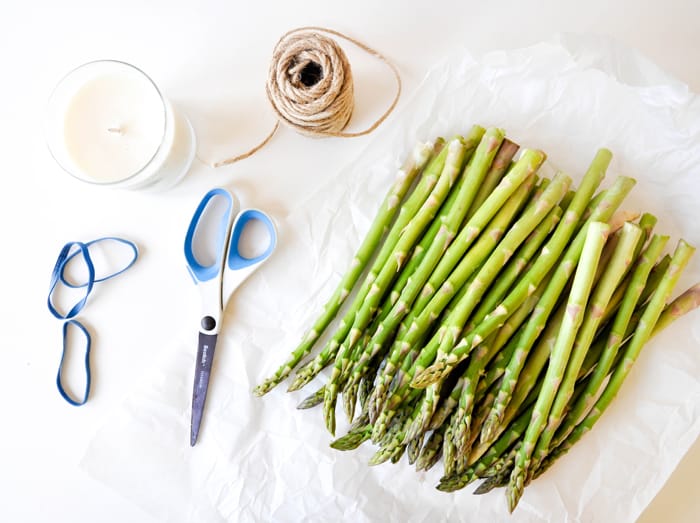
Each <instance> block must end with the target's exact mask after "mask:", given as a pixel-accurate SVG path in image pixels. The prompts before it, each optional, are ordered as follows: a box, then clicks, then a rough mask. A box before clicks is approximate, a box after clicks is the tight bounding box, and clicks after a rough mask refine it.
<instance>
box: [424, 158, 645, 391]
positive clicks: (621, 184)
mask: <svg viewBox="0 0 700 523" xmlns="http://www.w3.org/2000/svg"><path fill="white" fill-rule="evenodd" d="M611 157H612V154H611V153H610V151H608V150H607V149H601V150H600V151H598V153H597V154H596V156H595V158H594V159H593V162H592V164H591V167H590V168H589V170H588V172H587V173H586V175H585V176H584V178H583V181H582V183H581V186H580V187H579V190H578V191H577V193H576V196H574V199H573V200H572V202H571V204H570V205H569V207H568V208H567V211H566V214H565V216H564V219H563V220H562V221H561V222H559V225H558V226H557V229H556V230H555V232H554V235H553V236H552V238H551V239H550V241H549V242H547V244H546V246H545V248H544V249H543V255H542V256H540V257H539V258H538V259H537V262H536V263H535V264H534V265H533V266H532V267H531V268H530V270H529V271H528V272H527V274H526V275H525V276H524V277H523V278H522V279H521V280H520V282H519V283H518V285H517V286H516V288H515V289H513V290H512V291H511V292H510V293H509V295H508V296H507V297H506V298H505V300H504V301H503V302H502V303H501V304H500V305H499V306H498V307H497V308H496V309H494V310H493V311H492V312H491V314H489V316H487V318H486V319H485V320H484V321H483V322H481V323H480V324H479V326H478V327H477V328H475V329H474V330H473V331H472V332H471V333H469V334H468V335H467V336H466V337H465V338H463V340H462V341H461V342H460V343H459V344H458V345H457V346H456V347H455V348H454V349H453V350H452V352H450V353H448V354H439V355H438V356H437V359H436V358H435V355H434V354H429V353H426V354H425V355H424V358H422V361H421V362H420V364H419V365H418V366H417V369H416V372H415V375H414V378H413V386H416V387H421V386H423V387H424V386H427V385H428V384H430V383H432V382H434V381H437V380H439V379H442V378H443V377H444V376H445V375H446V374H448V373H449V372H450V371H451V369H452V368H454V366H455V365H456V364H457V363H459V361H461V360H462V359H464V357H465V356H466V355H467V354H468V353H469V351H471V349H472V348H473V347H474V346H476V345H478V344H479V343H481V341H482V340H483V339H484V338H485V337H486V336H488V335H489V334H491V332H493V331H494V330H495V329H497V328H498V327H500V326H501V325H502V324H503V322H504V321H505V320H506V319H507V317H508V316H509V315H510V314H511V313H512V312H513V311H514V310H515V309H516V308H517V307H519V306H520V305H521V304H522V302H523V301H524V300H525V299H526V297H527V295H528V294H529V292H528V291H529V290H530V289H533V288H536V287H537V285H538V283H539V282H540V281H541V279H542V278H543V277H544V276H545V274H547V273H548V272H549V270H550V269H551V268H552V267H553V266H554V264H555V263H556V262H557V260H558V259H559V257H560V255H561V253H562V251H564V249H566V246H567V244H568V242H569V239H570V238H571V236H572V235H573V233H574V230H575V229H576V228H577V225H578V221H579V217H580V215H581V212H582V211H583V209H584V208H585V206H586V204H587V202H588V200H589V198H590V196H591V194H592V193H593V191H594V190H595V188H596V187H597V186H598V185H599V184H600V182H601V181H602V179H603V176H604V173H605V169H606V168H607V166H608V164H609V162H610V159H611ZM633 185H634V180H632V179H630V178H624V177H621V178H618V180H617V181H616V184H615V185H614V186H613V188H612V189H610V190H608V191H607V193H606V197H605V198H603V199H602V200H601V202H600V203H599V205H598V206H597V207H596V210H595V212H594V214H593V215H591V218H590V219H594V220H596V221H605V220H607V219H609V218H610V216H612V214H613V212H614V211H615V209H616V207H617V205H619V203H620V202H621V201H622V199H623V198H624V196H625V195H626V194H627V193H628V192H629V191H630V190H631V188H632V186H633ZM582 243H583V236H582V235H581V234H579V235H578V236H577V237H576V239H575V240H574V241H573V243H572V244H571V245H570V246H569V248H568V249H567V253H569V254H570V255H569V256H568V257H569V258H576V256H574V254H577V253H579V252H580V249H581V246H582ZM433 360H435V361H434V363H433V364H432V366H431V367H430V368H427V365H429V364H430V363H431V362H433Z"/></svg>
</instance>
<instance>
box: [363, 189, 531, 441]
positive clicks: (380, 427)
mask: <svg viewBox="0 0 700 523" xmlns="http://www.w3.org/2000/svg"><path fill="white" fill-rule="evenodd" d="M504 181H505V179H504ZM533 182H534V180H533V178H532V177H529V178H528V180H526V181H525V182H524V183H523V184H522V185H521V186H520V187H518V189H517V190H516V191H515V192H514V193H513V194H512V195H511V196H510V198H509V199H508V201H507V202H506V204H505V205H504V206H503V207H502V208H501V210H500V211H499V212H498V214H497V215H496V217H495V218H494V219H493V221H492V222H491V224H490V226H489V232H488V234H487V235H484V236H482V239H483V241H480V242H478V243H477V244H476V245H475V247H474V249H472V251H470V253H468V254H467V256H465V257H464V258H463V259H462V261H461V262H460V264H459V266H458V267H457V268H456V269H455V273H457V276H454V274H453V275H451V276H450V279H449V280H448V281H447V282H446V283H445V284H444V285H443V286H442V287H441V290H440V292H438V293H437V294H436V295H435V297H434V300H432V301H431V303H434V305H431V306H430V307H427V308H426V309H425V310H424V311H423V313H422V314H421V315H420V316H419V317H418V318H417V319H416V321H415V322H414V323H413V325H412V326H411V329H409V331H408V333H407V336H406V338H405V339H403V340H400V341H398V342H397V345H398V349H397V348H396V347H395V348H394V349H393V350H392V354H391V356H390V358H389V361H388V362H387V365H386V367H385V369H384V372H383V373H382V376H381V377H380V380H379V382H378V384H377V386H376V387H375V389H374V392H373V393H372V396H371V397H370V419H372V420H373V421H375V426H374V436H373V438H376V437H377V435H379V434H382V432H383V431H384V430H385V428H386V423H387V422H388V421H390V420H391V417H392V416H393V412H395V408H394V407H395V406H397V405H398V403H396V404H395V405H394V406H392V407H391V408H389V409H388V410H387V411H386V412H383V413H382V420H383V421H382V423H378V422H376V420H377V419H378V418H377V415H378V413H379V410H380V408H381V406H382V405H383V403H384V397H385V396H384V395H385V394H386V392H387V388H388V385H389V382H390V379H391V376H393V373H394V372H395V368H396V367H394V362H397V363H398V361H399V360H400V358H401V356H402V355H406V354H408V352H409V350H410V349H411V348H412V347H414V346H415V347H416V348H419V347H418V346H417V343H416V342H417V341H418V339H420V338H421V337H422V336H423V335H424V334H425V332H426V331H427V330H428V328H429V327H430V325H431V324H432V323H433V322H434V320H435V319H436V318H437V315H438V314H439V312H440V311H441V309H442V308H444V307H445V306H446V305H447V303H448V301H449V300H448V298H449V297H450V295H454V289H455V288H457V287H458V286H459V283H458V282H460V281H463V280H465V279H466V276H467V275H468V274H469V273H470V271H471V270H473V267H474V266H475V265H478V264H479V262H480V261H481V260H483V259H484V258H486V256H488V254H489V253H490V252H491V251H492V250H493V248H494V247H495V246H496V244H497V243H498V239H499V238H500V237H501V234H502V231H504V230H505V229H506V228H507V227H508V225H509V224H510V222H511V220H512V219H513V217H514V216H515V215H516V214H517V213H518V211H519V210H520V208H521V207H522V205H523V204H524V203H525V202H526V201H527V196H528V193H529V191H530V189H531V188H532V184H533ZM474 261H476V263H474ZM453 277H454V280H453ZM443 333H444V329H443V330H440V331H439V333H436V335H434V336H433V338H432V340H431V341H430V343H429V344H428V346H429V347H432V346H434V347H437V346H438V345H439V343H440V339H439V337H440V336H442V335H443ZM405 392H406V391H405V390H404V391H403V393H404V394H405ZM402 399H403V398H402Z"/></svg>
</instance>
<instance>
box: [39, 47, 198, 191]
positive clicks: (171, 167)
mask: <svg viewBox="0 0 700 523" xmlns="http://www.w3.org/2000/svg"><path fill="white" fill-rule="evenodd" d="M47 139H48V142H49V148H50V150H51V153H52V154H53V156H54V157H55V158H56V160H57V161H58V163H59V164H60V165H61V166H62V167H63V168H64V169H65V170H67V171H68V172H69V173H70V174H72V175H74V176H76V177H77V178H79V179H81V180H83V181H87V182H90V183H94V184H101V185H112V186H116V187H125V188H144V187H148V188H151V187H153V188H161V189H162V188H166V187H169V186H172V185H174V184H175V183H177V182H178V181H179V180H180V179H181V178H182V177H183V176H184V175H185V174H186V173H187V171H188V170H189V167H190V165H191V163H192V160H193V158H194V151H195V138H194V133H193V131H192V127H191V125H190V124H189V122H188V121H187V119H186V118H185V117H184V116H182V115H180V114H178V113H177V112H176V111H175V110H174V109H173V107H172V105H171V104H170V102H169V101H168V100H167V99H165V98H164V97H163V96H162V95H161V93H160V91H159V90H158V88H157V87H156V85H155V84H154V83H153V81H152V80H151V79H150V78H149V77H148V76H147V75H146V74H145V73H143V72H142V71H141V70H139V69H137V68H136V67H133V66H131V65H129V64H126V63H124V62H116V61H111V60H105V61H98V62H91V63H89V64H85V65H83V66H81V67H79V68H77V69H75V70H74V71H72V72H71V73H69V74H68V75H67V76H66V77H65V78H64V79H63V80H62V81H61V82H60V83H59V85H58V86H57V87H56V89H55V90H54V93H53V95H52V97H51V100H50V103H49V114H48V120H47Z"/></svg>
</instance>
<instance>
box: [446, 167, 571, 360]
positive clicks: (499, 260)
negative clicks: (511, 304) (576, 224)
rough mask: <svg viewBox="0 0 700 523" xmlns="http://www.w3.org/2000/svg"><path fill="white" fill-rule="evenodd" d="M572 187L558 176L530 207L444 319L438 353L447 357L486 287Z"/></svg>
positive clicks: (569, 179) (561, 175)
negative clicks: (444, 325) (445, 321)
mask: <svg viewBox="0 0 700 523" xmlns="http://www.w3.org/2000/svg"><path fill="white" fill-rule="evenodd" d="M570 183H571V178H569V177H568V176H566V175H564V174H561V173H560V174H557V176H556V177H555V178H554V180H553V181H552V184H551V186H550V187H548V188H547V190H546V191H545V192H544V194H543V195H542V197H541V198H540V199H538V200H537V204H536V205H535V206H534V207H531V208H530V210H529V212H526V213H525V214H524V215H523V217H522V218H520V219H519V220H518V221H517V222H516V223H515V224H514V225H513V227H511V229H510V230H509V231H508V233H507V234H506V236H505V237H504V238H503V240H502V241H501V243H499V246H498V248H497V249H496V251H494V252H493V253H492V254H491V256H490V257H489V259H488V260H487V261H486V263H485V264H484V265H483V267H482V268H481V269H480V270H479V272H478V273H477V276H476V278H475V279H474V281H473V282H472V283H471V284H470V286H469V289H468V291H467V294H466V295H465V297H464V298H463V299H462V300H461V301H460V303H459V304H458V305H457V307H456V308H455V310H454V311H453V313H452V314H451V315H450V316H451V317H450V318H448V319H447V331H446V332H445V334H444V335H443V337H442V340H441V343H440V347H439V348H438V351H440V352H443V353H446V352H449V351H450V350H451V349H452V346H453V345H454V344H455V343H456V341H457V338H458V336H459V335H460V334H461V331H462V328H463V327H464V324H465V323H466V321H467V318H468V317H469V315H470V314H471V313H472V312H473V310H474V308H475V307H476V305H477V304H478V302H479V300H480V299H481V297H482V296H483V294H484V292H485V291H486V289H487V288H488V286H489V285H490V284H491V282H493V280H494V279H495V278H496V276H497V275H498V272H499V271H500V270H501V269H502V268H503V266H504V265H505V263H506V262H507V260H508V259H509V258H510V256H511V255H512V254H513V252H514V251H515V249H517V247H519V246H520V244H521V243H522V242H523V241H524V240H525V239H526V238H527V236H528V235H529V234H530V233H531V232H532V231H533V230H534V229H535V227H536V226H537V225H538V224H539V223H540V222H541V221H542V220H543V219H544V217H545V215H546V214H547V213H548V212H549V211H550V209H552V208H553V207H554V205H556V203H557V202H558V201H559V200H560V199H561V197H562V196H563V195H564V193H566V191H567V189H568V188H569V184H570Z"/></svg>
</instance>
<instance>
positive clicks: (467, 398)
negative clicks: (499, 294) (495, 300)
mask: <svg viewBox="0 0 700 523" xmlns="http://www.w3.org/2000/svg"><path fill="white" fill-rule="evenodd" d="M548 282H549V279H548V278H545V280H544V281H543V282H542V283H541V284H540V285H539V287H538V288H537V290H535V292H533V293H532V294H531V295H530V296H528V298H527V300H525V303H523V304H522V305H521V306H520V307H519V308H518V310H516V311H515V312H514V313H513V315H512V316H510V317H509V318H508V320H506V322H505V323H504V324H503V327H501V328H500V330H498V332H497V333H494V334H492V335H491V336H494V340H493V342H492V343H491V346H489V343H487V342H484V343H482V344H481V345H479V347H478V348H477V349H476V351H475V352H474V353H473V358H472V360H471V362H470V364H469V367H468V368H467V372H466V380H465V386H464V388H463V389H462V397H461V398H460V402H459V409H458V410H457V413H456V414H455V416H454V419H455V421H457V422H458V423H459V424H458V425H457V426H455V429H454V439H455V441H456V443H457V451H458V452H459V453H460V454H464V455H468V454H469V451H470V448H469V447H470V445H469V442H470V437H469V436H470V426H471V412H472V409H473V407H474V398H475V395H476V387H477V384H478V379H479V376H480V375H481V373H482V371H483V368H484V367H485V365H486V364H487V363H488V362H489V361H490V359H491V358H492V357H493V356H494V355H495V354H496V352H497V351H498V350H500V349H501V347H503V346H504V345H505V344H506V342H508V343H514V344H516V346H517V341H518V340H519V338H512V337H511V335H512V334H513V332H515V331H517V330H518V328H519V327H520V326H521V324H522V323H523V322H524V321H525V319H526V318H527V316H528V315H529V314H530V313H531V312H532V310H533V309H534V308H535V306H536V305H537V303H538V302H539V301H540V299H541V296H542V294H543V293H544V290H545V288H546V287H547V284H548ZM489 338H490V336H489ZM489 338H487V340H488V339H489ZM509 340H512V341H509ZM514 350H517V349H514ZM509 351H510V350H509ZM497 397H498V396H497ZM494 403H495V400H494Z"/></svg>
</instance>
